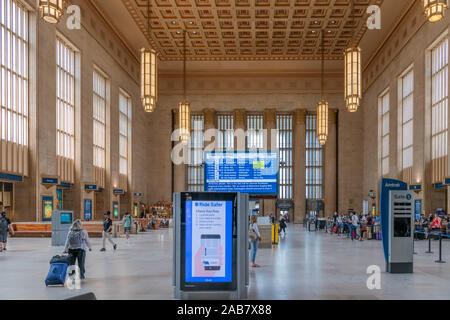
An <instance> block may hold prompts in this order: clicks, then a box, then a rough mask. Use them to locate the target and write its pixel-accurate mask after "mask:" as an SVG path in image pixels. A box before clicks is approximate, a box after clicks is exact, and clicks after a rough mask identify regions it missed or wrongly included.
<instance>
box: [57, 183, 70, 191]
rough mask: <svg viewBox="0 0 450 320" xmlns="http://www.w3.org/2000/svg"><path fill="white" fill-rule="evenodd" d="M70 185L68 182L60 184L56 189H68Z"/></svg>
mask: <svg viewBox="0 0 450 320" xmlns="http://www.w3.org/2000/svg"><path fill="white" fill-rule="evenodd" d="M71 186H72V185H71V184H70V183H68V182H61V183H60V184H59V185H58V187H59V188H65V189H69V188H70V187H71Z"/></svg>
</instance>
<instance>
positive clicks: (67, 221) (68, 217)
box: [52, 211, 73, 246]
mask: <svg viewBox="0 0 450 320" xmlns="http://www.w3.org/2000/svg"><path fill="white" fill-rule="evenodd" d="M72 222H73V211H53V214H52V246H63V245H65V243H66V239H67V234H68V233H69V230H70V227H71V226H72Z"/></svg>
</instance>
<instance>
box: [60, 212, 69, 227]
mask: <svg viewBox="0 0 450 320" xmlns="http://www.w3.org/2000/svg"><path fill="white" fill-rule="evenodd" d="M59 219H60V223H61V224H71V223H72V212H61V213H60V218H59Z"/></svg>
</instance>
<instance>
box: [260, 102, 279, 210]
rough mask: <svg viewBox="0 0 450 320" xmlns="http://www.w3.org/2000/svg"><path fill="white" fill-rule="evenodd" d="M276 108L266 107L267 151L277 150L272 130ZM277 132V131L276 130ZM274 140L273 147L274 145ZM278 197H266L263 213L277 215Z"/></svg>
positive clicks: (274, 127) (274, 126)
mask: <svg viewBox="0 0 450 320" xmlns="http://www.w3.org/2000/svg"><path fill="white" fill-rule="evenodd" d="M275 121H276V110H275V109H264V124H263V125H264V129H265V130H266V137H267V138H266V141H267V146H266V148H267V151H276V148H275V147H276V141H275V140H274V139H276V135H274V137H272V130H273V129H276V123H275ZM274 133H275V131H274ZM272 140H274V141H273V147H272ZM276 201H277V200H276V199H264V211H263V215H264V216H268V215H269V214H270V213H272V214H274V215H275V216H278V215H277V211H276Z"/></svg>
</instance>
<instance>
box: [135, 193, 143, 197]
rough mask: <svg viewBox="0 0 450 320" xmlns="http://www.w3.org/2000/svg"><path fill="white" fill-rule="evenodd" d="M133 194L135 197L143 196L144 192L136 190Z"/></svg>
mask: <svg viewBox="0 0 450 320" xmlns="http://www.w3.org/2000/svg"><path fill="white" fill-rule="evenodd" d="M133 195H134V196H135V197H142V193H140V192H135V193H134V194H133Z"/></svg>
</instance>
